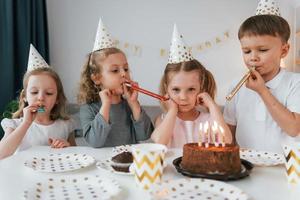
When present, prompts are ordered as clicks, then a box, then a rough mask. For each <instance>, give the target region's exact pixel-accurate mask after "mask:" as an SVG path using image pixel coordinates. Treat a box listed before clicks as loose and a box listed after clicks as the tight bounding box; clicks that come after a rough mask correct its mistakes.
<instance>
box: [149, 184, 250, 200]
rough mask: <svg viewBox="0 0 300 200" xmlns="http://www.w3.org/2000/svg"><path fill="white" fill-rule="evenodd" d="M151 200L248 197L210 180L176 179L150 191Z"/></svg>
mask: <svg viewBox="0 0 300 200" xmlns="http://www.w3.org/2000/svg"><path fill="white" fill-rule="evenodd" d="M150 196H151V199H153V200H159V199H164V200H171V199H180V200H183V199H188V200H191V199H213V200H224V199H228V200H233V199H234V200H235V199H239V200H248V199H250V197H249V196H248V195H247V194H246V193H244V192H242V191H241V190H240V189H239V188H237V187H235V186H233V185H229V184H227V183H224V182H221V181H215V180H210V179H177V180H172V181H164V182H162V183H160V184H156V185H154V186H153V188H152V190H151V191H150Z"/></svg>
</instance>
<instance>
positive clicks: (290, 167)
mask: <svg viewBox="0 0 300 200" xmlns="http://www.w3.org/2000/svg"><path fill="white" fill-rule="evenodd" d="M283 151H284V155H285V159H286V160H285V161H286V162H285V167H286V174H287V178H288V182H289V183H291V184H293V185H297V186H299V188H300V143H291V144H284V145H283Z"/></svg>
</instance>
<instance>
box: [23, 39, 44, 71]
mask: <svg viewBox="0 0 300 200" xmlns="http://www.w3.org/2000/svg"><path fill="white" fill-rule="evenodd" d="M45 67H49V65H48V64H47V63H46V61H45V60H44V58H43V57H42V56H41V54H39V52H38V51H37V50H36V48H35V47H34V46H33V45H32V44H30V50H29V56H28V64H27V71H32V70H34V69H37V68H45Z"/></svg>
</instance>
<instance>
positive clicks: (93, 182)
mask: <svg viewBox="0 0 300 200" xmlns="http://www.w3.org/2000/svg"><path fill="white" fill-rule="evenodd" d="M120 192H121V187H120V185H119V183H118V182H117V181H115V180H111V179H108V178H103V177H101V178H100V177H99V176H98V175H95V176H80V177H73V178H72V177H70V176H66V177H55V178H49V179H48V180H46V181H43V182H38V183H36V184H35V185H34V186H32V187H30V188H28V189H27V190H25V191H24V195H23V197H24V199H30V200H31V199H55V200H57V199H64V200H66V199H69V200H71V199H72V200H73V199H89V200H92V199H111V198H112V197H115V196H117V195H118V194H119V193H120Z"/></svg>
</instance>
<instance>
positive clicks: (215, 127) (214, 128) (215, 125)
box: [212, 121, 219, 147]
mask: <svg viewBox="0 0 300 200" xmlns="http://www.w3.org/2000/svg"><path fill="white" fill-rule="evenodd" d="M212 132H213V134H212V138H213V143H214V144H215V146H216V147H217V146H219V141H218V123H217V122H216V121H214V123H213V126H212Z"/></svg>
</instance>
